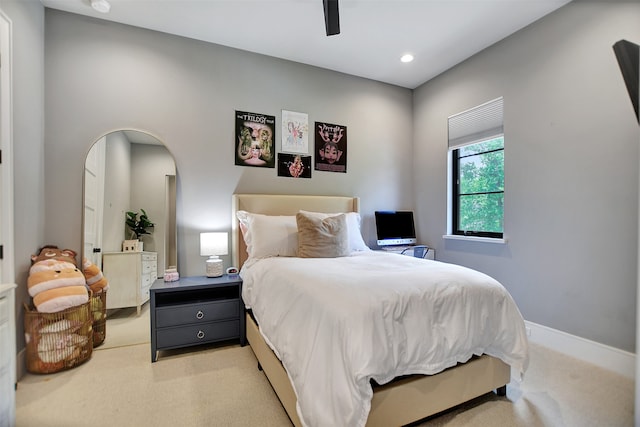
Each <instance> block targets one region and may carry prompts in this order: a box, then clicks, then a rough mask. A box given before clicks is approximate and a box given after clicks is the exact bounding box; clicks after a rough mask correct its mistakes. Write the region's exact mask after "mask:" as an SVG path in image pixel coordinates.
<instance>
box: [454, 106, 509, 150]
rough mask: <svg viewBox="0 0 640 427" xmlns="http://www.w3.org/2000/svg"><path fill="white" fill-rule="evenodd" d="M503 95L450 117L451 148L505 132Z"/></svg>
mask: <svg viewBox="0 0 640 427" xmlns="http://www.w3.org/2000/svg"><path fill="white" fill-rule="evenodd" d="M503 121H504V113H503V102H502V97H500V98H497V99H494V100H493V101H489V102H485V103H484V104H482V105H478V106H477V107H474V108H471V109H470V110H467V111H463V112H462V113H458V114H454V115H453V116H450V117H449V119H448V123H449V148H450V149H456V148H460V147H463V146H465V145H469V144H472V143H474V142H479V141H483V140H487V139H491V138H495V137H498V136H501V135H503V134H504V127H503Z"/></svg>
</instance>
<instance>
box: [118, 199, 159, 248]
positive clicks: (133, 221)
mask: <svg viewBox="0 0 640 427" xmlns="http://www.w3.org/2000/svg"><path fill="white" fill-rule="evenodd" d="M140 211H141V212H142V213H141V214H138V212H133V211H128V212H127V216H126V219H125V224H126V225H127V227H129V231H130V232H131V236H132V237H135V240H125V242H124V247H123V250H124V251H128V250H129V251H142V242H140V236H143V235H145V234H151V232H150V231H149V230H148V229H149V228H152V227H153V226H154V225H155V224H154V223H153V222H151V221H150V220H149V217H148V216H147V213H146V212H145V210H144V209H140ZM133 242H136V243H135V244H134V243H133Z"/></svg>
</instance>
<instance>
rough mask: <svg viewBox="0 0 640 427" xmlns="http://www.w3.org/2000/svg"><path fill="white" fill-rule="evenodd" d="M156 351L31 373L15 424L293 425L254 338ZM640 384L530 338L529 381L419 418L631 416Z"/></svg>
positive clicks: (584, 421)
mask: <svg viewBox="0 0 640 427" xmlns="http://www.w3.org/2000/svg"><path fill="white" fill-rule="evenodd" d="M107 333H108V332H107ZM105 344H106V341H105ZM150 357H151V355H150V347H149V345H148V344H146V343H145V344H139V345H125V346H123V347H116V348H106V347H105V348H104V349H103V350H99V351H95V352H94V353H93V355H92V358H91V359H90V360H88V361H87V362H86V363H84V364H83V365H81V366H78V367H76V368H74V369H71V370H69V371H65V372H59V373H56V374H50V375H31V374H29V375H27V376H25V377H24V378H22V379H21V380H20V381H19V384H18V390H17V395H16V400H17V411H16V415H17V426H18V427H31V426H33V427H50V426H51V427H58V426H59V427H76V426H77V427H80V426H83V427H84V426H95V427H102V426H105V427H106V426H159V427H163V426H167V427H169V426H171V427H173V426H181V427H191V426H193V427H196V426H197V427H200V426H202V427H204V426H266V427H269V426H289V425H290V422H289V419H288V417H287V416H286V414H285V412H284V410H283V409H282V406H281V405H280V403H279V401H278V400H277V397H276V396H275V394H274V393H273V390H272V389H271V387H270V385H269V383H268V381H267V380H266V378H265V377H264V375H263V374H262V373H261V372H260V371H258V370H257V368H256V363H257V362H256V359H255V358H254V356H253V353H252V351H251V349H250V347H248V346H247V347H240V346H238V345H237V344H232V345H228V346H209V347H192V348H191V349H183V350H174V351H170V352H167V351H165V352H161V353H160V357H159V359H158V361H157V362H156V363H151V361H150ZM633 387H634V384H633V381H632V380H630V379H627V378H624V377H621V376H619V375H617V374H614V373H611V372H608V371H606V370H603V369H600V368H597V367H595V366H592V365H589V364H586V363H583V362H581V361H578V360H576V359H573V358H569V357H566V356H564V355H561V354H559V353H555V352H553V351H550V350H547V349H545V348H544V347H540V346H532V348H531V366H530V369H529V371H528V372H527V374H526V376H525V379H524V381H523V382H522V383H516V382H512V383H511V384H509V386H508V389H507V397H506V398H505V397H498V396H496V395H495V394H493V393H490V394H487V395H484V396H481V397H479V398H478V399H475V400H473V401H471V402H469V403H467V404H465V405H462V406H461V407H458V408H455V409H454V410H452V411H450V412H446V413H444V414H441V415H439V416H436V417H432V418H430V419H428V420H425V421H423V422H422V423H420V424H419V425H420V426H423V427H432V426H451V427H455V426H491V427H494V426H509V427H511V426H526V427H536V426H554V427H555V426H576V427H589V426H594V427H596V426H597V427H601V426H607V427H614V426H631V425H632V424H633V395H634V391H633Z"/></svg>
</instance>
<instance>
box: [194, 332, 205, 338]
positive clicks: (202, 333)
mask: <svg viewBox="0 0 640 427" xmlns="http://www.w3.org/2000/svg"><path fill="white" fill-rule="evenodd" d="M196 336H197V337H198V338H200V339H202V338H204V332H202V331H198V333H197V334H196Z"/></svg>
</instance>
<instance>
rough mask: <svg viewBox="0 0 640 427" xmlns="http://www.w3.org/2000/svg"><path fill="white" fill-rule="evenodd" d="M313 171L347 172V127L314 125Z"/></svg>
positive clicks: (320, 123)
mask: <svg viewBox="0 0 640 427" xmlns="http://www.w3.org/2000/svg"><path fill="white" fill-rule="evenodd" d="M315 140H316V141H315V149H316V152H315V155H316V162H315V169H316V170H317V171H326V172H343V173H346V172H347V127H346V126H342V125H334V124H331V123H322V122H316V123H315Z"/></svg>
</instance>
